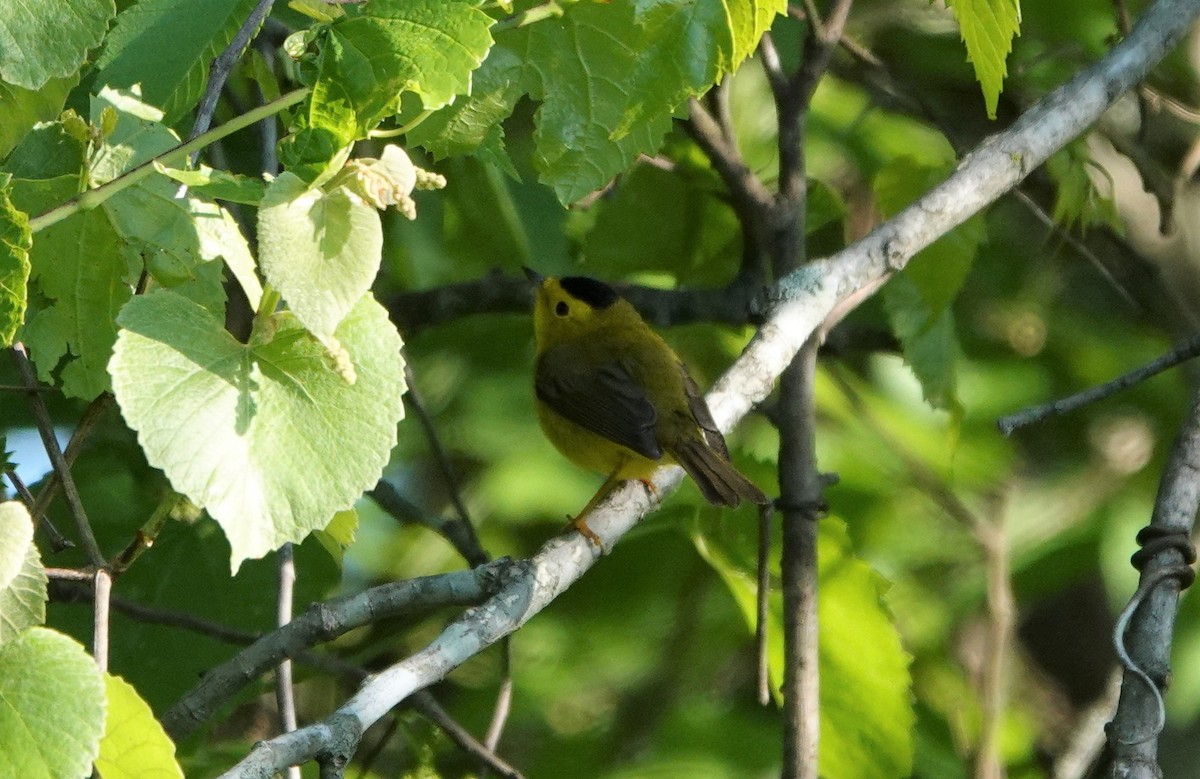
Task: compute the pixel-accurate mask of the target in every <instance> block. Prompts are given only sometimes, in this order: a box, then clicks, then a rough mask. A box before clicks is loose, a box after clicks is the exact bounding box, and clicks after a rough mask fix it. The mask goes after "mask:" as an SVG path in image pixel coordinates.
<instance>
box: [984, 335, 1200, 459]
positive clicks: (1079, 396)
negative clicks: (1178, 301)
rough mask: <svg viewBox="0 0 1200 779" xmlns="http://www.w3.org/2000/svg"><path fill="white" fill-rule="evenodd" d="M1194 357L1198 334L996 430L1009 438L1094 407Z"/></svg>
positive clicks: (1199, 351) (1199, 350)
mask: <svg viewBox="0 0 1200 779" xmlns="http://www.w3.org/2000/svg"><path fill="white" fill-rule="evenodd" d="M1196 355H1200V334H1197V335H1194V336H1192V337H1191V338H1189V339H1188V340H1187V341H1184V342H1183V343H1182V344H1180V345H1179V346H1176V347H1175V348H1174V349H1172V350H1171V351H1169V352H1167V353H1166V354H1164V355H1163V356H1162V357H1159V358H1158V359H1156V360H1154V361H1153V362H1150V363H1147V364H1146V365H1143V366H1142V367H1141V368H1138V369H1137V370H1133V371H1130V372H1129V373H1125V374H1122V375H1120V376H1118V377H1117V378H1115V379H1112V380H1110V381H1106V382H1105V383H1103V384H1100V385H1098V386H1096V387H1092V388H1091V389H1087V390H1084V391H1083V392H1078V393H1076V394H1074V395H1070V396H1068V397H1065V398H1060V399H1058V400H1055V401H1053V402H1051V403H1045V404H1042V405H1040V406H1034V407H1033V408H1027V409H1025V410H1024V411H1018V412H1017V413H1015V414H1009V415H1008V416H1004V417H1000V419H998V420H996V427H998V428H1000V432H1001V433H1003V434H1004V435H1006V436H1007V435H1012V433H1013V431H1014V430H1017V429H1018V428H1021V427H1024V426H1025V425H1030V424H1033V423H1034V422H1041V421H1042V420H1044V419H1047V418H1048V417H1052V416H1057V415H1059V414H1066V413H1067V412H1070V411H1074V410H1075V409H1077V408H1080V407H1082V406H1086V405H1087V404H1089V403H1095V402H1096V401H1098V400H1103V399H1104V398H1107V397H1108V396H1109V395H1115V394H1116V393H1118V392H1120V391H1121V390H1123V389H1126V388H1127V387H1131V386H1133V385H1134V384H1137V383H1139V382H1142V381H1145V380H1146V379H1148V378H1150V377H1151V376H1156V375H1158V374H1159V373H1162V372H1163V371H1165V370H1167V369H1168V368H1174V367H1175V366H1176V365H1178V364H1179V363H1181V362H1185V361H1187V360H1190V359H1192V358H1193V357H1195V356H1196Z"/></svg>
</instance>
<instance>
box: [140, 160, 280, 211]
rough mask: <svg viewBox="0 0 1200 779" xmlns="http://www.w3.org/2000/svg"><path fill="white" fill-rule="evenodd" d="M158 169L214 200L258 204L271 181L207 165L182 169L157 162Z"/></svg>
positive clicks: (193, 190) (193, 191)
mask: <svg viewBox="0 0 1200 779" xmlns="http://www.w3.org/2000/svg"><path fill="white" fill-rule="evenodd" d="M154 169H155V170H157V171H158V172H159V173H162V174H163V175H164V176H167V177H168V178H170V179H172V180H174V181H178V182H179V183H180V184H185V185H186V186H187V187H188V190H189V191H190V192H192V193H194V194H196V195H200V196H202V197H206V198H209V199H210V200H224V201H226V202H229V203H241V204H243V205H247V206H257V205H258V201H260V200H262V197H263V193H264V192H266V191H267V185H266V184H265V183H263V180H262V179H260V178H252V177H250V176H243V175H242V174H240V173H230V172H229V171H227V170H218V169H215V168H210V167H208V166H207V165H201V166H200V167H199V169H197V170H179V169H178V168H168V167H165V166H163V165H160V164H159V163H157V162H156V163H154Z"/></svg>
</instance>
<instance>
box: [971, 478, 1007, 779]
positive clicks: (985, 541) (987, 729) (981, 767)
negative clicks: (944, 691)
mask: <svg viewBox="0 0 1200 779" xmlns="http://www.w3.org/2000/svg"><path fill="white" fill-rule="evenodd" d="M990 515H991V516H990V519H989V521H988V522H987V523H986V525H983V526H981V527H980V528H979V529H978V530H977V532H976V537H977V538H978V539H979V540H980V542H981V543H982V545H983V551H984V560H985V561H986V562H985V567H986V570H987V606H988V631H987V632H988V637H987V643H986V646H985V648H984V656H983V669H982V670H983V673H982V683H981V688H982V689H981V690H980V692H981V694H980V702H981V706H982V709H983V712H982V714H983V721H982V722H981V723H980V731H981V735H980V739H979V753H978V754H977V755H976V761H975V779H1002V777H1003V776H1004V763H1003V761H1002V759H1001V755H1000V748H1001V744H1000V737H1001V731H1002V728H1003V725H1004V713H1005V708H1006V701H1007V697H1008V696H1007V684H1008V675H1007V672H1006V660H1007V658H1008V654H1009V652H1010V651H1011V644H1012V633H1013V622H1014V611H1015V609H1014V606H1013V591H1012V570H1011V566H1010V562H1009V542H1008V537H1007V535H1006V534H1005V531H1004V511H1003V508H1002V506H1001V505H1000V501H999V500H997V501H996V502H995V504H994V506H993V510H992V511H991V512H990Z"/></svg>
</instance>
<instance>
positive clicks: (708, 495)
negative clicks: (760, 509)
mask: <svg viewBox="0 0 1200 779" xmlns="http://www.w3.org/2000/svg"><path fill="white" fill-rule="evenodd" d="M671 454H672V455H674V457H675V460H676V461H677V462H678V463H679V464H680V465H681V466H683V469H684V470H685V471H687V474H688V476H691V477H692V480H693V481H695V482H696V486H698V487H699V488H700V492H701V493H702V494H703V495H704V498H705V500H707V501H708V502H709V503H712V504H714V505H725V506H736V505H738V503H739V502H741V500H742V499H745V500H748V501H750V502H751V503H754V504H755V505H758V506H767V505H770V503H771V499H770V498H768V497H767V496H766V495H765V494H764V493H763V491H762V490H760V489H759V488H758V487H756V486H755V485H754V482H752V481H750V480H749V479H747V478H746V477H745V476H743V475H742V474H741V472H740V471H738V469H737V468H734V467H733V465H732V464H731V463H730V462H729V461H728V460H726V459H725V458H724V457H722V456H721V455H720V454H718V453H717V452H715V451H714V450H713V449H711V448H709V447H708V446H706V445H705V444H704V442H703V441H700V440H696V441H688V442H687V443H685V444H684V445H683V446H682V447H680V449H679V450H678V451H676V452H672V453H671Z"/></svg>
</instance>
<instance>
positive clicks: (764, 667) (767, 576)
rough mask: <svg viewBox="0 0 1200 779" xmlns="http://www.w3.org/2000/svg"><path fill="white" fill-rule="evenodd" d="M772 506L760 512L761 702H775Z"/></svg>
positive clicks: (757, 646)
mask: <svg viewBox="0 0 1200 779" xmlns="http://www.w3.org/2000/svg"><path fill="white" fill-rule="evenodd" d="M771 513H772V511H771V507H769V506H766V507H763V508H762V509H761V510H760V511H759V512H758V587H757V589H756V598H757V601H756V605H757V614H756V615H755V620H754V651H755V654H756V655H757V657H758V702H759V703H760V704H762V705H763V706H768V705H770V703H771V662H770V660H771V652H770V646H769V645H768V643H767V641H768V639H769V636H768V634H767V625H768V623H769V622H770V617H771V567H770V566H771Z"/></svg>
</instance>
